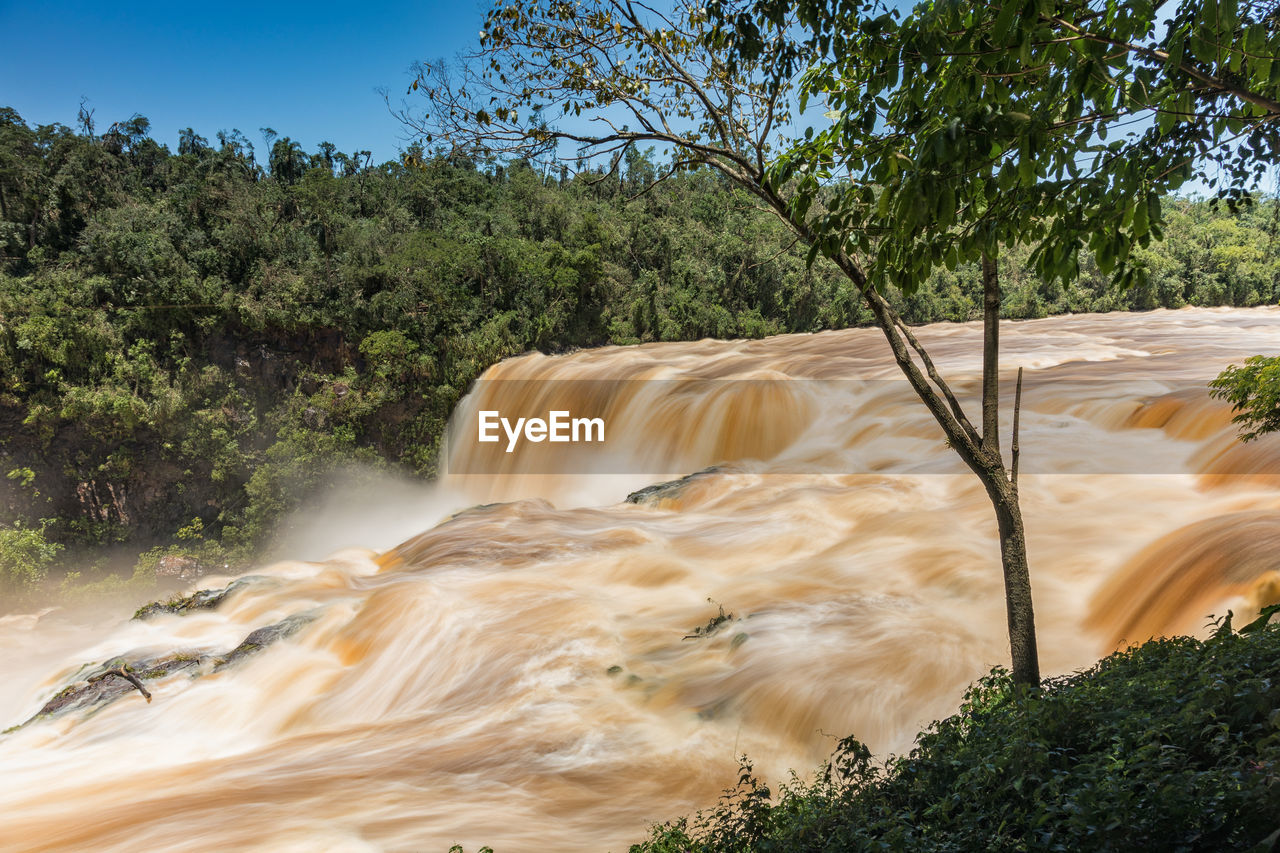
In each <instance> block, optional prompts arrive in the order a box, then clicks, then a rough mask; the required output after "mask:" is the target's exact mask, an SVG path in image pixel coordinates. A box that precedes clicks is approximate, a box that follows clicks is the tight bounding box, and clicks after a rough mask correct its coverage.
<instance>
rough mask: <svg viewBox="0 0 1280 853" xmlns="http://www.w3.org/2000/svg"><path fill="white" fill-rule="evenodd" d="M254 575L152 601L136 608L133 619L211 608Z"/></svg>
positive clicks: (180, 614) (248, 581) (249, 581)
mask: <svg viewBox="0 0 1280 853" xmlns="http://www.w3.org/2000/svg"><path fill="white" fill-rule="evenodd" d="M254 580H256V578H255V577H247V578H240V579H238V580H235V581H232V582H231V583H229V584H227V586H226V588H225V589H201V590H197V591H195V592H193V593H191V594H190V595H185V596H177V597H175V598H171V599H169V600H168V601H153V602H151V603H150V604H147V605H144V606H142V607H139V608H138V611H137V612H136V613H134V614H133V618H134V619H150V618H151V617H152V616H155V615H157V614H160V613H173V614H176V615H178V616H182V615H184V614H187V613H190V612H191V611H193V610H212V609H213V608H215V607H217V606H218V605H219V604H221V603H222V602H223V600H224V599H226V597H227V596H228V595H230V594H231V593H233V592H235V591H236V590H239V589H241V588H243V587H246V586H248V585H249V584H250V583H251V582H253V581H254Z"/></svg>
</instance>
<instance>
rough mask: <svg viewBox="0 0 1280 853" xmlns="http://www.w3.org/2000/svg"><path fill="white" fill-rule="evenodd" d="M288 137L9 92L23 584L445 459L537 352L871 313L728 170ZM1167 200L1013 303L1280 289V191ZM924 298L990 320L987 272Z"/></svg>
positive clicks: (7, 424)
mask: <svg viewBox="0 0 1280 853" xmlns="http://www.w3.org/2000/svg"><path fill="white" fill-rule="evenodd" d="M264 135H265V138H266V143H267V146H266V147H267V156H266V157H265V158H263V162H259V160H258V158H257V156H256V153H255V150H254V147H253V145H252V144H251V143H250V142H249V140H248V139H246V138H245V137H244V135H242V134H240V133H239V132H236V131H232V132H230V133H219V134H218V135H217V139H216V144H213V145H211V144H210V143H209V142H208V140H206V139H204V138H202V137H200V136H198V135H197V134H196V133H195V132H194V131H192V130H190V129H188V130H187V131H184V132H183V133H182V135H181V141H180V144H179V146H178V151H177V152H176V153H173V152H170V151H169V150H168V149H167V148H166V147H164V146H162V145H160V144H158V143H157V142H155V141H154V140H153V139H151V138H150V136H149V126H148V123H147V121H146V119H144V118H141V117H137V116H135V117H133V118H131V119H129V120H127V121H123V122H119V123H117V124H114V125H112V126H111V127H110V128H109V129H107V130H106V132H103V133H97V132H96V131H95V129H94V127H93V123H92V120H91V117H90V116H87V115H84V116H82V120H81V123H80V127H79V128H78V129H76V130H72V129H71V128H68V127H65V126H62V125H50V126H40V127H30V126H28V125H27V124H26V123H25V122H24V121H23V120H22V118H21V117H20V116H19V115H17V114H16V113H15V112H14V111H13V110H11V109H0V475H3V476H0V522H3V523H2V524H0V602H14V601H17V600H18V596H15V595H13V593H15V592H21V591H24V590H29V589H31V588H33V587H35V586H37V585H39V584H40V583H41V582H42V580H43V579H44V578H45V577H46V575H49V574H54V575H56V574H58V573H59V561H60V560H61V561H64V562H65V567H72V566H74V567H75V568H77V570H82V569H84V570H86V571H85V572H84V575H83V577H84V578H85V579H87V578H89V577H92V575H93V572H92V569H93V567H92V566H90V565H88V564H86V563H85V554H87V553H101V551H100V549H101V547H102V546H104V545H115V546H119V547H120V548H122V549H124V550H125V553H126V554H127V555H128V556H127V560H128V562H129V563H132V562H133V561H134V559H135V558H136V557H137V555H138V553H139V552H140V551H142V550H143V549H147V548H152V547H153V546H159V547H161V548H164V549H167V550H172V551H180V552H183V553H186V554H189V555H191V556H192V557H194V558H196V559H199V560H201V561H204V562H222V561H228V562H231V561H236V562H238V561H244V560H247V559H250V558H251V557H252V555H253V554H254V553H255V551H256V549H258V548H259V547H261V546H262V545H263V544H265V543H266V542H267V541H268V540H269V537H270V535H271V533H272V532H273V530H274V529H275V525H276V524H277V523H278V521H279V519H280V518H281V517H282V516H283V515H284V514H285V513H286V512H287V511H288V510H289V509H291V508H292V507H294V506H296V505H297V503H298V502H299V501H300V500H301V499H302V498H303V497H304V496H305V495H308V494H310V493H313V492H314V491H315V490H316V489H319V488H322V487H323V486H324V485H325V484H326V483H327V482H328V481H329V478H331V477H332V476H333V475H334V474H335V473H336V472H339V471H341V470H343V469H345V468H347V467H349V466H352V465H363V466H369V465H372V466H393V467H396V468H399V469H404V470H408V471H410V472H413V473H415V474H419V475H424V476H429V475H431V474H433V473H434V472H435V471H436V470H437V468H438V465H439V458H438V452H439V441H440V437H441V434H442V431H443V427H444V424H445V422H446V420H447V418H448V415H449V413H450V411H451V409H452V407H453V405H454V404H455V403H456V402H457V400H458V399H459V398H460V397H461V396H462V395H463V394H464V393H465V392H466V389H467V387H468V385H469V384H470V383H471V382H472V380H474V379H475V377H476V376H478V375H479V373H480V372H481V371H482V370H483V369H484V368H485V367H487V366H488V365H490V364H492V363H494V362H495V361H497V360H499V359H502V358H505V357H507V356H510V355H514V354H517V353H520V352H524V351H527V350H530V349H541V350H545V351H555V350H561V349H565V348H569V347H579V346H595V345H599V344H605V343H617V344H628V343H635V342H640V341H650V340H681V339H691V338H698V337H704V336H714V337H759V336H763V335H768V334H774V333H779V332H790V331H817V330H820V329H826V328H836V327H842V326H847V325H853V324H858V323H862V322H866V321H867V319H868V317H867V316H866V313H865V312H866V309H865V308H864V307H863V306H862V303H861V302H860V300H859V299H858V298H857V294H856V293H853V292H852V291H851V287H852V285H851V284H850V283H849V282H848V281H847V280H845V279H843V278H842V277H840V276H838V275H837V274H835V273H834V272H833V271H832V270H829V269H828V268H826V267H825V266H824V265H822V264H818V265H815V266H814V267H813V268H812V269H809V268H808V267H806V264H805V258H804V255H803V253H801V252H800V251H799V250H798V249H796V248H794V246H793V245H792V239H791V238H790V237H789V236H788V232H787V231H786V229H785V228H784V227H783V226H782V225H781V224H780V223H778V222H777V221H776V220H774V219H773V218H771V217H770V215H768V214H765V213H763V212H760V211H759V210H757V209H756V208H755V207H754V206H753V204H752V203H751V200H750V198H749V197H748V196H747V195H746V194H745V193H744V192H743V191H741V190H738V189H734V188H732V187H730V186H729V185H728V184H727V183H726V182H725V180H724V179H722V178H720V177H718V176H717V175H716V173H714V172H712V171H710V170H699V171H694V172H686V173H681V174H678V175H676V176H674V177H672V178H670V179H668V180H665V181H662V182H660V183H659V184H658V185H657V186H656V187H654V188H653V189H651V190H650V191H648V192H643V193H642V192H641V190H643V189H644V188H645V187H647V186H648V185H649V184H650V183H652V181H653V179H654V178H655V177H656V176H658V175H659V174H660V173H661V172H660V170H661V165H660V164H658V163H656V162H655V159H654V157H653V156H652V155H651V154H650V155H642V154H638V153H636V152H634V151H631V152H629V153H628V156H627V158H626V161H625V162H624V163H622V164H621V168H620V169H619V170H618V172H617V173H613V174H604V173H603V170H602V169H601V168H600V167H598V166H593V167H590V168H584V169H583V170H582V172H581V173H580V174H577V175H571V174H569V173H568V172H563V171H562V172H559V173H557V174H546V173H541V172H539V171H537V170H535V169H534V168H532V167H531V166H530V165H529V164H527V163H524V162H513V163H499V162H495V161H491V160H483V159H479V158H477V157H474V156H471V155H469V154H467V153H466V152H458V151H454V152H449V153H446V152H425V151H422V150H421V149H411V150H410V151H409V152H407V154H406V156H405V158H403V160H402V161H396V162H389V163H384V164H381V165H374V164H372V163H371V162H370V158H369V157H368V155H367V153H366V152H358V153H353V154H344V153H342V152H338V151H336V150H335V149H334V147H333V146H332V145H329V144H322V145H321V146H319V150H318V151H316V152H315V153H307V152H305V151H303V150H302V149H301V147H300V146H299V145H298V144H297V143H296V142H294V141H292V140H290V139H289V138H288V137H277V136H276V135H275V134H274V133H272V132H270V131H267V132H265V134H264ZM1168 206H1169V207H1170V208H1171V212H1170V214H1169V222H1168V225H1167V228H1166V233H1167V239H1166V240H1165V242H1163V243H1160V244H1156V245H1153V246H1152V248H1151V249H1150V250H1141V251H1142V252H1143V255H1142V258H1143V260H1145V262H1146V263H1147V265H1148V267H1149V268H1150V271H1151V274H1150V278H1149V283H1148V284H1147V285H1146V286H1144V287H1141V288H1135V289H1133V290H1130V291H1126V292H1117V291H1114V290H1109V289H1108V280H1107V277H1106V276H1105V275H1103V274H1101V273H1099V272H1098V270H1097V268H1096V266H1095V265H1094V264H1092V262H1091V261H1089V260H1088V259H1087V258H1086V260H1085V262H1084V274H1083V275H1082V276H1081V278H1080V279H1079V280H1078V282H1077V283H1076V284H1073V285H1072V286H1070V287H1067V288H1064V287H1063V286H1061V285H1060V284H1048V283H1044V282H1042V281H1040V280H1039V279H1037V278H1036V277H1035V276H1034V275H1032V274H1031V272H1030V271H1029V269H1028V268H1027V266H1026V264H1025V263H1024V262H1023V261H1024V259H1023V258H1020V257H1019V256H1018V255H1017V253H1016V250H1015V251H1014V253H1013V254H1011V255H1010V257H1009V260H1008V261H1007V262H1006V266H1005V269H1004V273H1005V275H1004V288H1005V290H1004V293H1005V296H1004V304H1003V311H1004V314H1005V315H1006V316H1008V317H1014V318H1020V317H1038V316H1044V315H1046V314H1051V313H1058V312H1064V311H1074V312H1079V311H1099V310H1115V309H1146V308H1153V307H1161V306H1163V307H1180V306H1182V305H1186V304H1195V305H1253V304H1259V303H1273V302H1275V301H1276V299H1277V296H1280V259H1278V258H1277V255H1276V252H1275V251H1274V247H1275V240H1276V217H1277V215H1278V214H1280V211H1278V208H1277V205H1276V203H1275V202H1274V201H1268V202H1265V203H1262V204H1258V205H1255V206H1253V207H1250V208H1247V209H1245V210H1243V211H1241V212H1240V213H1237V214H1230V213H1228V212H1226V211H1225V210H1220V209H1214V208H1211V207H1210V206H1209V205H1207V204H1204V203H1196V202H1190V201H1176V202H1173V203H1170V204H1169V205H1168ZM899 302H900V304H901V305H902V308H903V310H904V313H905V315H906V316H907V318H908V319H909V320H910V321H912V322H930V321H935V320H968V319H972V318H975V317H977V316H979V315H980V313H981V283H980V280H979V274H978V271H977V270H976V269H973V268H969V267H964V266H962V267H960V268H958V269H957V270H956V271H955V272H939V273H937V274H935V275H934V276H933V277H932V278H931V279H930V280H929V281H928V282H927V283H926V285H925V286H924V287H922V288H921V289H920V290H919V291H918V292H916V293H915V294H913V295H912V296H911V297H910V298H908V299H906V300H899ZM90 549H92V551H91V550H90ZM159 555H160V552H159V551H155V550H152V551H149V552H148V553H147V554H146V555H144V559H142V560H141V561H139V566H140V568H141V569H142V573H141V577H143V578H144V579H145V576H146V575H147V572H148V571H149V570H151V569H154V567H155V564H156V562H157V560H158V558H159ZM100 568H101V567H100ZM2 606H3V604H2V603H0V607H2Z"/></svg>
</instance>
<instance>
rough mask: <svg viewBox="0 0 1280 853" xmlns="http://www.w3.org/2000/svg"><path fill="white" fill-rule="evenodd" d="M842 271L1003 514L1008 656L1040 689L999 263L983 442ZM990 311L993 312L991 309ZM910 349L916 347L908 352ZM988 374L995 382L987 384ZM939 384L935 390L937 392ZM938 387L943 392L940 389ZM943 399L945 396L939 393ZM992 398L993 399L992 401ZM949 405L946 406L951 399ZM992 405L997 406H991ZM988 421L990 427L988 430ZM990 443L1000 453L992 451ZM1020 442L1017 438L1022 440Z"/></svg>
mask: <svg viewBox="0 0 1280 853" xmlns="http://www.w3.org/2000/svg"><path fill="white" fill-rule="evenodd" d="M769 201H770V202H771V203H772V205H773V207H774V209H775V210H777V211H778V213H779V215H780V216H781V218H782V219H783V221H784V222H786V223H787V224H788V225H789V226H791V228H793V229H794V230H795V232H796V233H797V234H798V235H799V236H800V237H801V238H802V239H804V240H805V241H807V242H809V243H813V242H814V241H815V239H816V235H814V233H813V231H812V230H811V229H810V228H809V227H808V226H807V225H806V224H805V223H804V222H803V221H796V220H794V219H791V218H790V217H789V216H788V215H787V213H788V211H787V208H786V205H785V204H784V203H782V201H781V199H778V198H777V197H776V196H773V197H772V198H769ZM831 260H832V261H834V262H835V264H836V266H837V267H839V268H840V270H841V271H842V272H843V273H844V274H845V275H846V276H847V277H848V278H849V279H850V280H851V281H852V282H853V283H854V284H856V285H857V286H858V288H859V289H860V290H861V291H862V295H863V298H864V299H865V300H866V303H867V307H869V308H870V309H871V313H872V315H873V316H874V318H875V322H876V325H877V326H879V327H880V331H881V332H883V333H884V336H885V339H886V340H887V341H888V342H889V348H890V349H891V350H892V351H893V357H894V361H895V362H897V364H898V367H899V369H901V370H902V372H903V374H904V375H905V376H906V377H907V381H908V382H910V383H911V387H912V389H914V390H915V392H916V395H917V396H918V397H919V398H920V400H921V401H922V402H923V403H924V404H925V407H926V408H928V409H929V412H930V413H931V414H932V415H933V417H934V419H935V420H936V421H937V422H938V425H939V426H941V427H942V432H943V434H944V435H945V436H946V437H947V441H948V443H949V444H950V446H951V448H952V449H953V450H954V451H955V452H956V453H957V454H958V455H959V456H960V458H961V459H962V460H963V461H964V463H965V465H967V466H968V467H969V470H971V471H973V473H974V474H976V475H977V476H978V479H979V480H981V481H982V484H983V486H985V487H986V490H987V495H988V496H989V497H990V498H991V505H992V507H993V508H994V509H995V512H996V526H997V529H998V531H999V536H1000V565H1001V568H1002V570H1003V574H1004V594H1005V611H1006V615H1007V618H1008V625H1009V652H1010V658H1011V661H1012V675H1013V681H1014V683H1015V684H1020V685H1024V686H1027V687H1035V686H1037V685H1039V683H1040V661H1039V653H1038V651H1037V649H1036V628H1035V610H1034V608H1033V607H1032V599H1031V572H1030V569H1029V566H1028V561H1027V541H1026V534H1025V531H1024V529H1023V525H1022V511H1021V509H1020V508H1019V505H1018V489H1017V487H1016V486H1015V485H1014V484H1013V482H1011V479H1010V476H1009V473H1008V471H1007V470H1006V469H1005V466H1004V462H1003V460H1002V459H1001V458H1000V453H999V437H998V429H999V398H998V396H996V393H997V392H998V390H999V388H998V385H997V384H996V377H995V375H994V369H995V367H996V362H997V357H998V355H999V350H998V346H999V337H998V323H999V319H1000V317H999V311H1000V302H999V299H1000V287H999V277H998V268H997V267H996V264H995V262H994V261H993V260H989V259H987V258H984V259H983V260H984V263H983V320H984V322H983V378H984V383H983V385H984V387H983V411H982V416H983V427H984V429H983V434H982V435H981V436H979V435H978V434H977V431H976V430H975V429H974V428H973V426H972V425H971V424H970V423H969V421H968V420H967V419H966V418H965V415H964V412H963V411H961V410H960V406H959V403H958V402H957V401H956V399H955V395H954V394H953V393H952V391H951V389H950V387H949V386H948V385H947V383H946V381H945V380H944V379H943V378H942V377H941V376H940V375H939V374H938V372H937V371H936V369H935V368H934V366H933V362H932V361H931V360H930V359H929V357H928V355H927V353H926V352H925V350H924V347H922V346H921V345H920V343H919V341H917V340H916V339H915V337H914V336H913V335H912V334H911V331H910V329H908V328H907V326H906V325H905V324H904V323H902V322H901V320H900V318H899V317H898V316H897V313H896V312H895V311H894V310H893V308H892V306H890V305H889V303H888V302H887V301H885V299H884V297H883V296H881V295H880V293H879V292H878V291H877V290H876V289H875V288H874V287H873V286H872V285H871V284H870V282H868V281H867V277H866V274H865V273H864V272H863V270H862V268H861V266H859V264H858V263H857V262H856V261H855V260H854V259H853V258H852V257H850V256H849V255H848V254H847V253H845V252H843V251H837V252H835V253H834V254H833V255H831ZM989 306H990V307H989ZM908 344H909V345H910V346H909V347H908ZM912 350H914V351H915V353H916V355H917V356H918V357H919V358H920V360H921V362H922V363H923V364H924V366H925V369H926V371H927V373H928V375H927V376H926V375H925V372H922V371H921V369H920V367H919V366H918V365H916V363H915V361H914V360H913V358H912V355H911V351H912ZM988 371H991V372H992V377H991V381H990V382H989V383H988V382H986V381H985V380H986V378H987V375H988ZM931 383H932V384H931ZM934 386H937V387H936V388H935V387H934ZM939 392H941V393H939ZM988 395H991V396H990V398H989V397H988ZM944 398H945V399H944ZM988 399H990V400H991V402H990V405H988ZM988 417H990V418H991V421H990V422H988ZM988 442H993V443H994V446H995V447H996V451H995V452H994V453H990V452H988V451H987V449H986V448H987V446H988ZM1015 442H1016V437H1015Z"/></svg>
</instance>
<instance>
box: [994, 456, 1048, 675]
mask: <svg viewBox="0 0 1280 853" xmlns="http://www.w3.org/2000/svg"><path fill="white" fill-rule="evenodd" d="M983 484H984V485H985V486H986V487H987V494H988V495H990V497H991V504H992V505H993V506H994V507H995V510H996V523H997V525H998V527H999V530H1000V565H1001V568H1003V570H1004V601H1005V611H1006V614H1007V616H1008V621H1009V652H1010V657H1011V658H1012V661H1013V680H1014V682H1015V683H1017V684H1026V685H1031V686H1034V685H1037V684H1039V683H1040V657H1039V652H1038V651H1037V649H1036V625H1035V610H1034V608H1033V607H1032V602H1031V571H1030V568H1029V567H1028V564H1027V539H1026V533H1025V530H1024V529H1023V526H1022V510H1021V508H1020V507H1019V506H1018V491H1017V489H1015V488H1014V487H1013V485H1012V484H1011V483H1010V482H1009V481H1008V480H1007V479H1005V477H1004V470H1003V466H1002V467H1001V470H1000V471H999V473H998V476H997V477H996V478H991V477H983Z"/></svg>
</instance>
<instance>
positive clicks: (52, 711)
mask: <svg viewBox="0 0 1280 853" xmlns="http://www.w3.org/2000/svg"><path fill="white" fill-rule="evenodd" d="M207 660H208V658H207V657H205V656H203V655H201V654H199V653H197V652H175V653H174V654H170V655H165V656H163V657H159V658H151V659H145V660H142V661H139V662H138V663H136V664H128V663H125V661H124V659H123V658H113V659H112V660H109V661H107V662H106V663H104V664H102V665H101V666H98V667H95V668H94V669H92V670H90V671H89V673H88V675H86V676H84V677H83V678H81V679H78V680H77V681H75V682H73V683H71V684H69V685H67V686H66V687H64V688H62V690H60V691H58V693H57V694H56V695H55V696H54V697H53V698H52V699H50V700H49V701H48V702H46V703H44V706H43V707H41V708H40V710H39V711H37V712H36V714H35V716H33V717H32V718H31V719H30V720H27V722H26V723H23V725H24V726H25V725H27V723H31V722H33V721H35V720H38V719H40V718H41V717H50V716H55V715H58V714H65V713H67V712H69V711H82V710H87V709H90V708H93V707H95V706H98V705H106V704H109V703H111V702H114V701H115V700H116V699H119V698H120V697H122V696H124V695H126V694H128V693H133V692H135V687H134V686H133V684H131V683H130V682H129V681H128V680H127V679H124V678H121V677H120V676H119V675H117V674H115V673H112V672H110V670H113V669H117V668H123V669H125V670H126V671H128V672H129V673H131V674H132V675H133V676H134V677H135V678H137V679H138V680H140V681H149V680H154V679H157V678H163V677H164V676H166V675H169V674H171V673H174V672H178V671H179V670H184V669H191V668H193V667H198V666H200V664H201V663H204V662H205V661H207Z"/></svg>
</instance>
